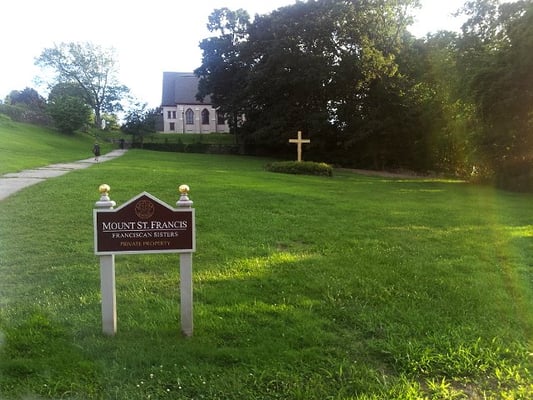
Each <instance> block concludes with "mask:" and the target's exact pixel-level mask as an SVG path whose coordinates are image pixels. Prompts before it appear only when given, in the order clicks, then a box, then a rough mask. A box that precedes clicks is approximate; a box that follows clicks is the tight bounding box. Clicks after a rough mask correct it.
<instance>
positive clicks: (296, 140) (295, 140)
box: [289, 131, 311, 161]
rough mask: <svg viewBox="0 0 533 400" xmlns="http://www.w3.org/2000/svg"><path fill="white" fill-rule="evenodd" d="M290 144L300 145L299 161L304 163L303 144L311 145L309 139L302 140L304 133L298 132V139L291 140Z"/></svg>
mask: <svg viewBox="0 0 533 400" xmlns="http://www.w3.org/2000/svg"><path fill="white" fill-rule="evenodd" d="M289 143H296V144H297V145H298V161H302V143H311V141H310V140H309V139H302V131H298V139H289Z"/></svg>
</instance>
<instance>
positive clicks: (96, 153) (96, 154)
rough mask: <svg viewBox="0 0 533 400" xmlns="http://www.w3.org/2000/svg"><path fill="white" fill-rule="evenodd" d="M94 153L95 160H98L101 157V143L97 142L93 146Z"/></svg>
mask: <svg viewBox="0 0 533 400" xmlns="http://www.w3.org/2000/svg"><path fill="white" fill-rule="evenodd" d="M93 154H94V161H96V162H98V158H99V157H100V145H99V144H98V143H95V144H94V146H93Z"/></svg>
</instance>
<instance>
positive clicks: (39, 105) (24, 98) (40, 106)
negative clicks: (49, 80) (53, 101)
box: [6, 87, 46, 111]
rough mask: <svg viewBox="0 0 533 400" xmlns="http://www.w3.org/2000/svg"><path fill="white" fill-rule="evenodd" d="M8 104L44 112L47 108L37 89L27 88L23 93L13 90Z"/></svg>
mask: <svg viewBox="0 0 533 400" xmlns="http://www.w3.org/2000/svg"><path fill="white" fill-rule="evenodd" d="M6 104H11V105H17V104H22V105H25V106H27V107H28V108H30V109H32V110H35V111H43V110H44V109H45V107H46V100H45V98H44V97H42V96H41V95H40V94H39V93H38V92H37V91H36V90H35V89H33V88H29V87H26V88H24V89H23V90H22V91H18V90H12V91H11V93H9V95H8V99H7V101H6Z"/></svg>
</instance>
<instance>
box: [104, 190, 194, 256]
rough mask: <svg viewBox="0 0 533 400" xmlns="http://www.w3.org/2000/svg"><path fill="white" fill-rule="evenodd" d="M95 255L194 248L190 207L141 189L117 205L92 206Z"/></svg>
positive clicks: (192, 211) (176, 250)
mask: <svg viewBox="0 0 533 400" xmlns="http://www.w3.org/2000/svg"><path fill="white" fill-rule="evenodd" d="M93 216H94V249H95V254H96V255H106V254H117V253H123V254H144V253H190V252H193V251H195V250H196V241H195V223H194V209H193V208H183V209H179V208H177V209H176V208H172V207H170V206H168V205H167V204H165V203H164V202H162V201H161V200H159V199H157V198H156V197H154V196H152V195H151V194H150V193H147V192H143V193H141V194H139V195H138V196H136V197H134V198H133V199H131V200H130V201H128V202H127V203H125V204H123V205H122V206H120V207H118V208H117V209H95V210H94V211H93Z"/></svg>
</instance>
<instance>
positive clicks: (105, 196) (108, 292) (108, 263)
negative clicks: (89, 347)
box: [95, 184, 117, 336]
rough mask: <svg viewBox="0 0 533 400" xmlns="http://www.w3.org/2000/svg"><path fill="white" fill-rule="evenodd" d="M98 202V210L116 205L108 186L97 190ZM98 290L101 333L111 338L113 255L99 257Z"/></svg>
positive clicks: (114, 305)
mask: <svg viewBox="0 0 533 400" xmlns="http://www.w3.org/2000/svg"><path fill="white" fill-rule="evenodd" d="M98 190H99V192H100V200H98V201H97V202H96V203H95V208H97V209H99V210H112V209H113V207H115V205H116V203H115V202H114V201H112V200H111V199H110V198H109V190H110V187H109V185H106V184H103V185H100V187H99V188H98ZM100 290H101V293H102V331H103V333H104V334H106V335H110V336H113V335H115V334H116V333H117V296H116V290H115V255H114V254H106V255H100Z"/></svg>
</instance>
